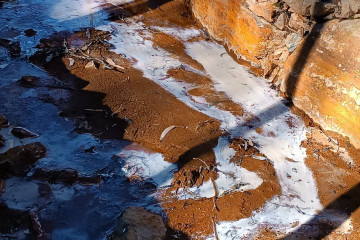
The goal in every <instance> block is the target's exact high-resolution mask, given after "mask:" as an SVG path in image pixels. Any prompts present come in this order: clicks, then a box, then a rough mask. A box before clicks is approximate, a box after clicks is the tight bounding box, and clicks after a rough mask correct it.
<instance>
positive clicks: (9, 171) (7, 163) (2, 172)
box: [0, 142, 46, 178]
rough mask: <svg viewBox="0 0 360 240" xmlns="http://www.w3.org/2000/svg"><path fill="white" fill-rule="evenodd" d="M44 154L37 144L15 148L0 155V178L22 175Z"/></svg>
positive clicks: (43, 149) (43, 148) (44, 151)
mask: <svg viewBox="0 0 360 240" xmlns="http://www.w3.org/2000/svg"><path fill="white" fill-rule="evenodd" d="M45 154H46V148H45V147H44V146H43V145H42V144H41V143H39V142H35V143H29V144H26V145H24V146H17V147H13V148H11V149H9V150H8V151H7V152H5V153H1V154H0V178H5V177H9V176H14V175H23V174H24V173H26V172H27V170H28V169H29V167H30V166H31V165H32V164H34V163H35V162H36V161H37V160H39V159H40V158H43V157H44V156H45Z"/></svg>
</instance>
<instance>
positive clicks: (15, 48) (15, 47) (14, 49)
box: [0, 39, 21, 57]
mask: <svg viewBox="0 0 360 240" xmlns="http://www.w3.org/2000/svg"><path fill="white" fill-rule="evenodd" d="M0 47H3V48H6V49H7V50H8V52H9V53H10V56H11V57H18V56H20V53H21V47H20V42H11V41H10V40H7V39H0Z"/></svg>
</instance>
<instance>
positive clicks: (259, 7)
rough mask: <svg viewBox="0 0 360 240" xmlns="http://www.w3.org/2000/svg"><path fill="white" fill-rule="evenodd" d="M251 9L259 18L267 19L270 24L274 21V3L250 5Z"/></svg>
mask: <svg viewBox="0 0 360 240" xmlns="http://www.w3.org/2000/svg"><path fill="white" fill-rule="evenodd" d="M249 9H250V10H251V11H252V12H253V13H255V14H256V15H257V16H259V17H263V18H265V20H266V21H268V22H273V21H274V19H273V18H274V16H275V13H276V12H275V5H274V4H273V3H272V2H262V3H254V4H249Z"/></svg>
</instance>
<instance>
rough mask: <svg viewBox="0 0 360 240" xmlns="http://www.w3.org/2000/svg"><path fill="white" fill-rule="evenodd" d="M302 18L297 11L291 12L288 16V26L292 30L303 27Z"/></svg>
mask: <svg viewBox="0 0 360 240" xmlns="http://www.w3.org/2000/svg"><path fill="white" fill-rule="evenodd" d="M304 20H305V19H304V18H303V17H302V16H300V15H299V14H297V13H293V14H291V16H290V21H289V27H290V28H292V29H294V30H300V29H301V28H304Z"/></svg>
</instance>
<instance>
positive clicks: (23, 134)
mask: <svg viewBox="0 0 360 240" xmlns="http://www.w3.org/2000/svg"><path fill="white" fill-rule="evenodd" d="M11 133H12V134H13V135H14V136H15V137H18V138H20V139H23V138H37V137H38V136H39V135H37V134H35V133H33V132H30V131H29V130H27V129H26V128H22V127H14V128H13V129H12V130H11Z"/></svg>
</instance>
